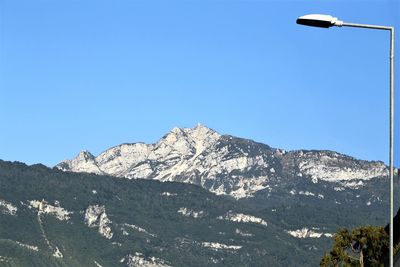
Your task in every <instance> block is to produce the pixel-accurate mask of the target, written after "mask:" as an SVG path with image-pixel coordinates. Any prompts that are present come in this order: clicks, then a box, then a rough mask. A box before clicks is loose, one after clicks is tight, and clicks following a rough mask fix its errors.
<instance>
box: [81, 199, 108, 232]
mask: <svg viewBox="0 0 400 267" xmlns="http://www.w3.org/2000/svg"><path fill="white" fill-rule="evenodd" d="M85 223H86V224H87V226H89V227H91V228H98V230H99V233H100V234H101V235H102V236H104V237H105V238H107V239H111V238H112V237H113V233H112V231H111V227H110V224H111V223H112V222H111V221H110V219H109V218H108V217H107V214H106V209H105V207H104V206H98V205H93V206H89V207H88V208H87V209H86V211H85Z"/></svg>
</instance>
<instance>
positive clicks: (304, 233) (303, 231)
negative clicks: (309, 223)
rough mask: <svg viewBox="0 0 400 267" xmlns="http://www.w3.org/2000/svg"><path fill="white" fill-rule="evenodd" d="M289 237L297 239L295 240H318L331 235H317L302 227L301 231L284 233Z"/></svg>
mask: <svg viewBox="0 0 400 267" xmlns="http://www.w3.org/2000/svg"><path fill="white" fill-rule="evenodd" d="M286 232H287V233H288V234H289V235H291V236H294V237H297V238H320V237H332V236H333V234H330V233H318V232H315V231H313V230H310V229H308V228H307V227H304V228H302V229H298V230H294V231H289V230H287V231H286Z"/></svg>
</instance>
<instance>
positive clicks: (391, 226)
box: [389, 27, 394, 267]
mask: <svg viewBox="0 0 400 267" xmlns="http://www.w3.org/2000/svg"><path fill="white" fill-rule="evenodd" d="M393 139H394V27H392V28H390V151H389V168H390V170H389V172H390V244H389V246H390V253H389V254H390V266H391V267H393V245H394V244H393V233H394V232H393V217H394V212H393V209H394V200H393V194H394V192H393V171H394V170H393V141H394V140H393Z"/></svg>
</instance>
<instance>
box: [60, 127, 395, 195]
mask: <svg viewBox="0 0 400 267" xmlns="http://www.w3.org/2000/svg"><path fill="white" fill-rule="evenodd" d="M285 164H286V165H288V166H287V168H286V169H285V168H283V169H285V170H283V169H282V166H283V165H285ZM289 165H290V166H289ZM56 167H57V168H59V169H61V170H64V171H73V172H90V173H96V174H108V175H112V176H117V177H125V178H128V179H155V180H159V181H175V182H182V183H191V184H196V185H200V186H202V187H204V188H205V189H207V190H209V191H211V192H213V193H215V194H218V195H230V196H232V197H234V198H236V199H241V198H247V197H252V196H254V194H255V193H257V192H259V191H260V190H271V187H269V186H271V181H275V182H277V180H279V179H280V178H282V177H291V176H293V175H292V174H291V173H287V172H290V170H296V172H297V173H296V176H297V177H302V178H304V179H311V181H312V182H313V183H318V182H319V181H328V182H332V183H335V186H336V187H338V186H340V187H343V188H359V187H362V186H363V184H360V181H361V183H362V181H366V180H369V179H372V178H375V177H383V176H387V175H388V168H387V167H386V166H385V165H384V164H383V163H381V162H367V161H358V160H356V159H353V158H351V157H348V156H345V155H341V154H339V153H336V152H332V151H290V152H286V151H284V150H281V149H274V148H271V147H268V146H266V145H263V144H259V143H256V142H254V141H251V140H246V139H240V138H236V137H232V136H226V135H220V134H219V133H217V132H216V131H214V130H212V129H209V128H207V127H205V126H203V125H201V124H199V125H197V126H196V127H194V128H177V127H176V128H174V129H172V130H171V131H170V132H169V133H168V134H166V135H165V136H164V137H162V138H161V139H160V140H159V141H158V142H156V143H154V144H144V143H134V144H122V145H118V146H115V147H112V148H110V149H108V150H106V151H104V152H103V153H101V154H100V155H98V156H97V157H95V156H93V155H92V154H90V153H89V152H88V151H83V152H81V153H79V155H78V156H77V157H76V158H75V159H72V160H65V161H63V162H61V163H60V164H58V165H57V166H56ZM284 171H286V173H283V172H284ZM288 174H289V175H288ZM310 193H311V192H310ZM313 194H315V196H317V197H318V196H319V195H318V193H313ZM165 196H169V195H168V194H166V195H165ZM320 198H321V199H322V197H320Z"/></svg>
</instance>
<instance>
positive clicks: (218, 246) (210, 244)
mask: <svg viewBox="0 0 400 267" xmlns="http://www.w3.org/2000/svg"><path fill="white" fill-rule="evenodd" d="M201 244H202V246H203V247H205V248H210V249H212V250H215V251H219V250H239V249H241V248H242V246H232V245H225V244H221V243H213V242H202V243H201Z"/></svg>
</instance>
